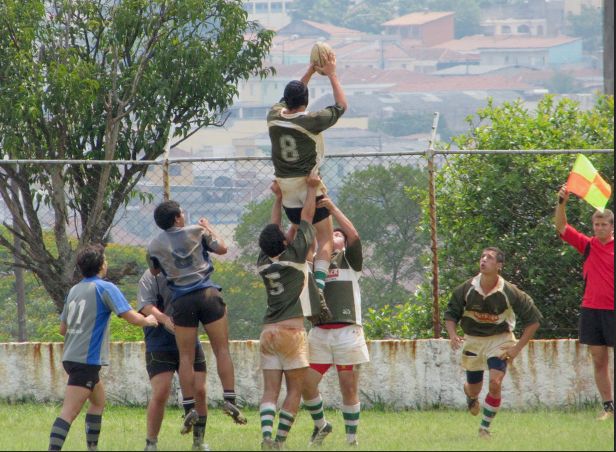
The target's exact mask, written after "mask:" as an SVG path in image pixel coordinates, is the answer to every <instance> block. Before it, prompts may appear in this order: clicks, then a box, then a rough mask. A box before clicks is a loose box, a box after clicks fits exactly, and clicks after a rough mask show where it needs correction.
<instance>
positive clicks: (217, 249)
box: [199, 217, 229, 255]
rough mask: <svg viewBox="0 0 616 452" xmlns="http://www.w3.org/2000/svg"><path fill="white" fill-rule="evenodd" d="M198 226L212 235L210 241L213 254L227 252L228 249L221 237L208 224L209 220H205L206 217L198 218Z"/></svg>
mask: <svg viewBox="0 0 616 452" xmlns="http://www.w3.org/2000/svg"><path fill="white" fill-rule="evenodd" d="M199 226H201V227H202V228H203V229H205V230H206V231H207V233H208V234H210V236H211V237H212V243H213V244H214V246H212V247H211V249H212V252H214V253H215V254H221V255H222V254H227V251H228V250H229V249H228V248H227V245H226V244H225V241H224V240H223V238H222V237H221V236H220V235H218V234H217V233H216V231H215V230H214V228H213V227H212V226H211V225H210V222H209V221H207V218H203V217H202V218H199Z"/></svg>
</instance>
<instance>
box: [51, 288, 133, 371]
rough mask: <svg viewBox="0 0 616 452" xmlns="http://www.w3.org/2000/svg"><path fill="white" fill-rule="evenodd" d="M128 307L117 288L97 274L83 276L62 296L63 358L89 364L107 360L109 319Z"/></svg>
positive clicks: (104, 362) (105, 362) (98, 363)
mask: <svg viewBox="0 0 616 452" xmlns="http://www.w3.org/2000/svg"><path fill="white" fill-rule="evenodd" d="M130 310H131V307H130V305H129V304H128V302H127V301H126V299H125V298H124V296H123V295H122V293H121V292H120V290H119V289H118V288H117V287H116V286H115V285H114V284H113V283H110V282H108V281H103V280H102V279H100V278H99V277H97V276H95V277H91V278H85V279H83V280H82V281H80V282H79V283H78V284H76V285H75V286H73V287H72V288H71V290H70V291H69V294H68V296H67V297H66V303H65V306H64V310H63V311H62V317H61V318H62V321H63V322H65V323H66V326H67V330H66V335H65V338H64V353H63V355H62V360H63V361H72V362H77V363H83V364H91V365H107V364H109V321H110V317H111V313H112V312H114V313H115V314H117V315H121V314H123V313H124V312H127V311H130Z"/></svg>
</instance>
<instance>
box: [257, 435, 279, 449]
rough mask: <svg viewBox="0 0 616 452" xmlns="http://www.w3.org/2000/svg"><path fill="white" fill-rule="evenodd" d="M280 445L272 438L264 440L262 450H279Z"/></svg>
mask: <svg viewBox="0 0 616 452" xmlns="http://www.w3.org/2000/svg"><path fill="white" fill-rule="evenodd" d="M278 449H279V447H278V443H276V441H274V440H273V439H272V438H263V441H261V450H278Z"/></svg>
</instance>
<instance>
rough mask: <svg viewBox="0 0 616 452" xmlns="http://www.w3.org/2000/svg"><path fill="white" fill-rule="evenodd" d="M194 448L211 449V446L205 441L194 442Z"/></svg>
mask: <svg viewBox="0 0 616 452" xmlns="http://www.w3.org/2000/svg"><path fill="white" fill-rule="evenodd" d="M192 450H202V451H210V450H212V449H210V446H208V445H207V444H205V443H193V445H192Z"/></svg>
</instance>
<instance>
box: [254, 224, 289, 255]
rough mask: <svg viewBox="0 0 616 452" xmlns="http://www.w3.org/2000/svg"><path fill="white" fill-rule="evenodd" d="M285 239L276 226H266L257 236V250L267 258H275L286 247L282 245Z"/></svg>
mask: <svg viewBox="0 0 616 452" xmlns="http://www.w3.org/2000/svg"><path fill="white" fill-rule="evenodd" d="M285 240H286V237H285V236H284V234H283V232H282V231H281V230H280V226H278V225H277V224H268V225H267V226H265V227H264V228H263V230H262V231H261V234H259V248H261V251H263V252H264V253H265V254H266V255H267V256H269V257H276V256H278V255H279V254H280V253H282V252H283V251H284V250H286V249H287V245H286V244H285V243H284V242H285Z"/></svg>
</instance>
